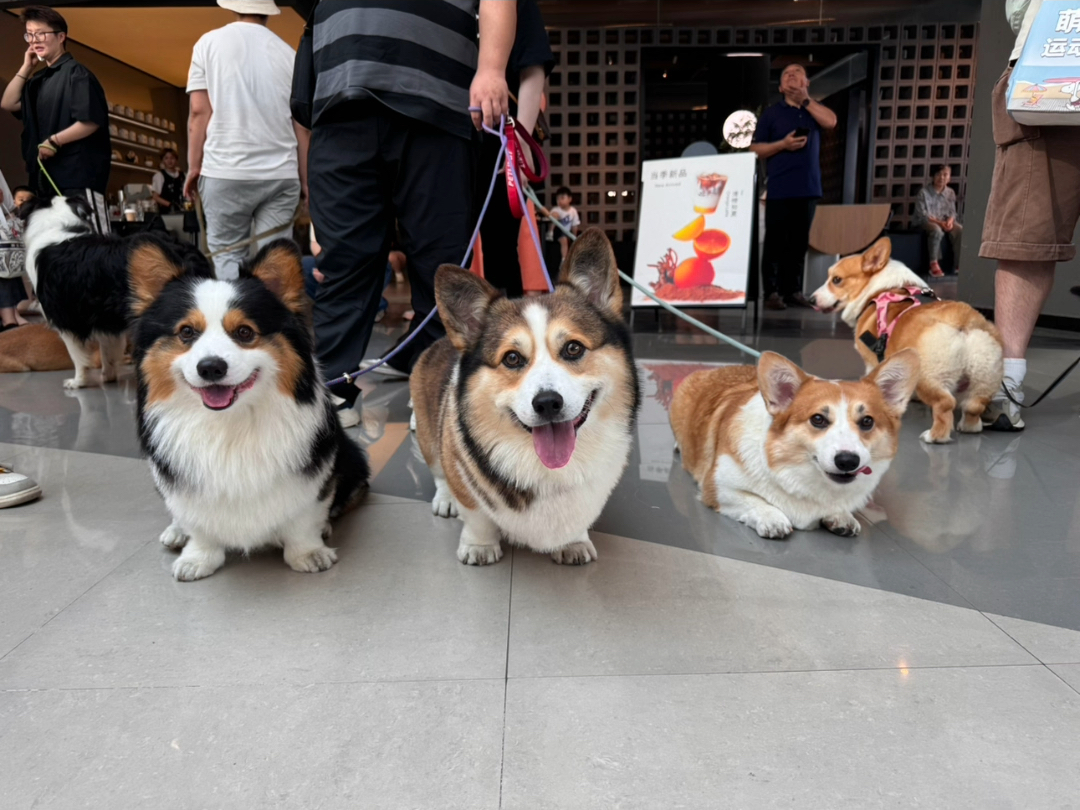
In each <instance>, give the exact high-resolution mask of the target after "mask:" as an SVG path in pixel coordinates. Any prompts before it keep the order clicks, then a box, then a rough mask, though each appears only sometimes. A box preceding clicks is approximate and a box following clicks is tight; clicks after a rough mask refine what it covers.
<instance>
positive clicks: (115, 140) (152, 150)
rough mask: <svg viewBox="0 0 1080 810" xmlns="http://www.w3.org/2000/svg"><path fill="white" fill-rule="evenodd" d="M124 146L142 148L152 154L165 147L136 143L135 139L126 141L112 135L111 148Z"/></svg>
mask: <svg viewBox="0 0 1080 810" xmlns="http://www.w3.org/2000/svg"><path fill="white" fill-rule="evenodd" d="M125 147H131V148H132V149H142V150H144V151H146V152H150V153H151V154H154V155H157V154H160V153H161V150H162V149H164V148H165V147H163V146H162V147H157V146H151V145H150V144H146V143H137V142H136V141H127V140H124V139H123V138H119V137H117V136H115V135H114V136H112V148H113V149H123V148H125Z"/></svg>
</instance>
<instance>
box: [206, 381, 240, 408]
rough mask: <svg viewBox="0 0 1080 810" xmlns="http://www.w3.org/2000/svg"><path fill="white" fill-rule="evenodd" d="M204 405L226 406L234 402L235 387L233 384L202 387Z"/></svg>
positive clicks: (211, 406) (210, 406) (209, 406)
mask: <svg viewBox="0 0 1080 810" xmlns="http://www.w3.org/2000/svg"><path fill="white" fill-rule="evenodd" d="M199 393H200V394H201V395H202V401H203V405H205V406H206V407H207V408H217V409H221V408H225V407H228V405H229V403H230V402H232V397H233V388H232V386H231V385H208V386H206V387H205V388H200V389H199Z"/></svg>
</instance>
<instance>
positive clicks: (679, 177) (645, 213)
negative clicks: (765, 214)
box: [632, 153, 757, 307]
mask: <svg viewBox="0 0 1080 810" xmlns="http://www.w3.org/2000/svg"><path fill="white" fill-rule="evenodd" d="M756 160H757V158H756V157H755V156H754V155H753V154H751V153H738V154H731V155H709V156H707V157H694V158H673V159H671V160H649V161H646V162H645V163H644V164H643V165H642V170H641V176H642V192H641V216H640V219H639V223H638V243H637V255H636V256H635V258H634V279H635V280H636V281H637V282H638V283H639V284H641V285H643V286H646V287H648V288H649V289H651V290H652V291H653V293H654V294H655V295H656V297H657V298H660V299H663V300H664V301H666V302H668V303H670V304H673V305H675V306H686V307H712V306H743V305H744V304H745V303H746V281H747V275H748V272H747V271H748V269H749V266H750V237H751V226H752V223H753V205H754V168H755V162H756ZM632 303H633V305H634V306H656V303H655V302H654V301H653V300H652V299H650V298H649V297H648V296H647V295H645V294H644V293H642V292H640V291H639V290H636V289H635V290H634V295H633V299H632Z"/></svg>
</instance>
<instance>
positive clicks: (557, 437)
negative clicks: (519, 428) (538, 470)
mask: <svg viewBox="0 0 1080 810" xmlns="http://www.w3.org/2000/svg"><path fill="white" fill-rule="evenodd" d="M532 436H533V447H534V448H536V455H538V456H540V461H541V462H542V463H543V465H544V466H545V467H547V468H548V469H549V470H557V469H559V468H560V467H565V466H566V465H567V464H569V463H570V456H572V455H574V445H575V444H576V443H577V434H576V433H575V432H574V423H573V421H567V422H553V423H551V424H549V425H539V426H537V427H534V428H533V429H532Z"/></svg>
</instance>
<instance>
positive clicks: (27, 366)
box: [0, 323, 98, 373]
mask: <svg viewBox="0 0 1080 810" xmlns="http://www.w3.org/2000/svg"><path fill="white" fill-rule="evenodd" d="M97 357H98V352H97V350H96V349H94V350H93V354H92V355H91V362H92V363H94V364H95V365H96V364H97V362H98V360H97ZM72 367H73V366H72V365H71V355H69V354H68V350H67V347H66V346H64V341H63V340H61V339H60V336H59V335H58V334H56V332H54V331H53V330H52V329H50V328H49V327H47V326H45V324H42V323H28V324H27V325H26V326H20V327H19V328H18V329H8V330H7V331H5V332H0V373H3V372H9V373H15V372H20V371H66V370H67V369H69V368H72Z"/></svg>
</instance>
